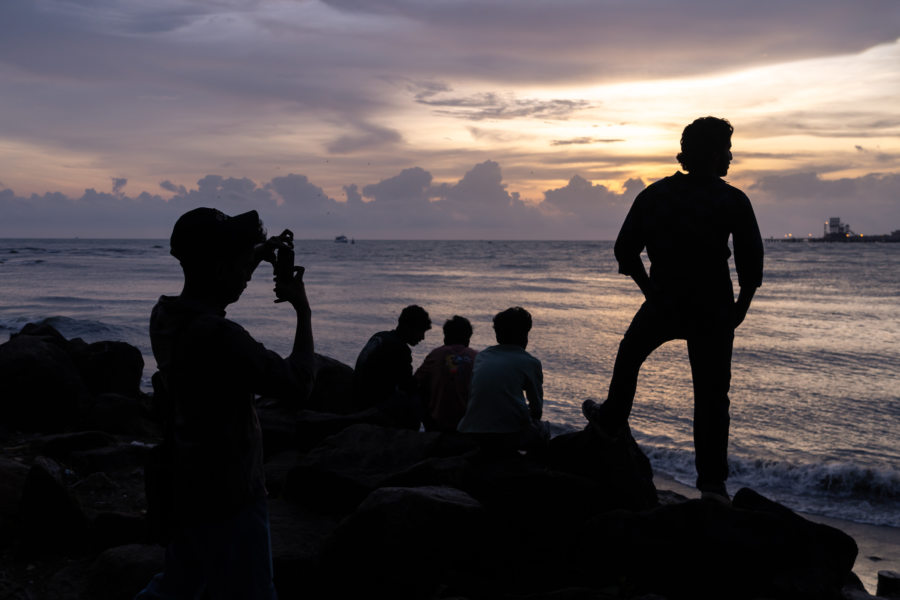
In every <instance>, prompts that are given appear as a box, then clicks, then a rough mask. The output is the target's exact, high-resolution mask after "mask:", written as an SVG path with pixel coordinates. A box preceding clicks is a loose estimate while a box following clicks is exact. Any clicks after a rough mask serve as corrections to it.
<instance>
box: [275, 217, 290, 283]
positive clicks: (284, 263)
mask: <svg viewBox="0 0 900 600" xmlns="http://www.w3.org/2000/svg"><path fill="white" fill-rule="evenodd" d="M276 239H277V240H278V241H279V242H281V245H280V246H279V247H278V248H276V249H275V260H274V261H272V267H273V271H274V275H275V281H276V282H278V281H279V280H282V281H288V280H290V279H292V278H293V277H294V233H293V232H292V231H291V230H290V229H285V230H284V231H282V232H281V235H279V236H278V237H277V238H276Z"/></svg>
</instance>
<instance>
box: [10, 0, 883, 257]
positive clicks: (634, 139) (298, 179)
mask: <svg viewBox="0 0 900 600" xmlns="http://www.w3.org/2000/svg"><path fill="white" fill-rule="evenodd" d="M898 98H900V2H898V1H897V0H846V1H845V0H792V1H791V2H783V0H756V1H754V2H752V3H751V2H744V1H739V2H738V1H728V0H679V1H677V2H675V1H672V0H628V1H626V0H541V1H538V0H516V1H513V0H503V1H501V0H279V1H269V0H190V1H187V0H3V1H2V2H0V237H75V236H78V237H113V238H115V237H120V238H123V237H154V238H165V237H168V235H169V233H170V231H171V226H172V224H173V223H174V221H175V219H176V218H177V217H178V215H179V214H181V213H183V212H185V211H186V210H189V209H191V208H194V207H196V206H215V207H218V208H220V209H222V210H223V211H225V212H226V213H229V214H234V213H237V212H244V211H246V210H251V209H255V210H257V211H259V213H260V215H261V216H262V218H263V220H264V222H265V223H266V225H267V227H268V228H269V230H270V232H278V231H281V230H282V229H284V228H290V229H292V230H293V231H294V233H295V235H296V236H297V237H301V238H331V237H333V236H335V235H338V234H346V235H348V236H350V237H354V238H359V239H585V240H608V239H614V238H615V236H616V233H617V232H618V228H619V226H620V225H621V222H622V219H623V218H624V216H625V214H626V212H627V210H628V207H629V206H630V205H631V202H632V201H633V199H634V197H635V195H636V194H637V193H639V192H640V190H642V189H643V188H644V187H645V186H646V185H648V184H650V183H651V182H653V181H655V180H658V179H660V178H662V177H665V176H667V175H671V174H672V173H674V172H675V171H676V170H678V169H679V165H678V163H677V161H676V160H675V155H676V154H677V153H678V150H679V147H678V145H679V138H680V135H681V130H682V129H683V128H684V126H685V125H687V124H688V123H690V122H691V121H693V120H694V119H695V118H697V117H701V116H706V115H713V116H717V117H723V118H727V119H728V120H729V121H730V122H731V123H732V125H733V126H734V128H735V133H734V137H733V140H732V143H733V148H732V152H733V154H734V161H733V163H732V166H731V170H730V172H729V174H728V176H727V177H726V179H727V181H729V182H730V183H731V184H733V185H735V186H737V187H739V188H741V189H742V190H743V191H744V192H745V193H747V195H748V196H749V197H750V199H751V202H752V203H753V206H754V209H755V211H756V215H757V219H758V221H759V224H760V229H761V231H762V233H763V235H764V236H766V237H768V236H774V237H782V236H784V235H787V234H792V235H794V236H807V235H809V234H813V235H821V233H822V229H823V223H824V221H826V220H827V219H828V218H829V217H841V218H842V219H843V221H844V222H847V223H849V224H850V226H851V228H852V229H853V231H855V232H857V233H864V234H881V233H888V232H890V231H892V230H895V229H900V101H898Z"/></svg>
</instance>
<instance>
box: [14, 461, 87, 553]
mask: <svg viewBox="0 0 900 600" xmlns="http://www.w3.org/2000/svg"><path fill="white" fill-rule="evenodd" d="M66 478H67V473H66V470H65V468H64V467H62V466H61V465H59V464H58V463H56V462H55V461H53V460H52V459H49V458H46V457H43V456H39V457H37V458H36V459H35V460H34V464H33V465H32V466H31V469H30V470H29V471H28V475H27V477H26V479H25V485H24V488H23V490H22V502H21V505H20V510H19V515H20V518H21V524H22V528H21V536H20V537H21V541H22V546H23V549H24V550H25V551H26V553H28V554H29V555H40V554H53V553H55V552H57V551H60V550H61V551H64V552H65V551H69V550H71V549H76V548H80V547H81V546H83V545H84V542H85V541H86V534H87V530H88V519H87V517H86V516H85V514H84V511H83V510H82V508H81V506H80V504H79V503H78V501H77V500H76V499H75V497H74V496H73V495H72V494H71V493H70V491H69V489H68V487H67V483H66Z"/></svg>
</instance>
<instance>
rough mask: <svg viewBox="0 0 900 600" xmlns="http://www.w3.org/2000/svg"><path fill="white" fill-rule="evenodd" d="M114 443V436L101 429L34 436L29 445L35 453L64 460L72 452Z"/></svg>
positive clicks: (115, 441)
mask: <svg viewBox="0 0 900 600" xmlns="http://www.w3.org/2000/svg"><path fill="white" fill-rule="evenodd" d="M116 443H117V440H116V438H115V437H114V436H112V435H110V434H108V433H105V432H102V431H77V432H75V433H61V434H57V435H45V436H41V437H38V438H34V439H33V440H31V442H30V443H29V445H30V446H31V451H32V452H33V453H35V454H43V455H44V456H50V457H52V458H55V459H58V460H65V458H66V457H68V456H69V455H70V454H71V453H72V452H77V451H81V450H93V449H95V448H104V447H107V446H112V445H114V444H116Z"/></svg>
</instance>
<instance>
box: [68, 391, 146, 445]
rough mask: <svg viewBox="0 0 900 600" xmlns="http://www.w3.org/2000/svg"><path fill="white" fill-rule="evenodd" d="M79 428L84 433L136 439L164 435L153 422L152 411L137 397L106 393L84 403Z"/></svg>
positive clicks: (135, 395) (134, 395)
mask: <svg viewBox="0 0 900 600" xmlns="http://www.w3.org/2000/svg"><path fill="white" fill-rule="evenodd" d="M79 425H80V428H81V429H91V430H99V431H105V432H107V433H115V434H123V435H130V436H134V437H159V436H161V435H162V430H161V428H160V426H159V425H158V424H157V423H156V422H155V421H154V420H153V418H152V415H151V412H150V409H149V407H148V406H147V405H145V404H144V401H143V400H142V399H141V397H140V396H139V395H137V394H133V395H123V394H120V393H114V392H104V393H101V394H99V395H97V396H94V397H93V398H91V399H90V400H89V401H88V402H86V403H85V406H84V413H83V415H82V417H81V419H80V421H79Z"/></svg>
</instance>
